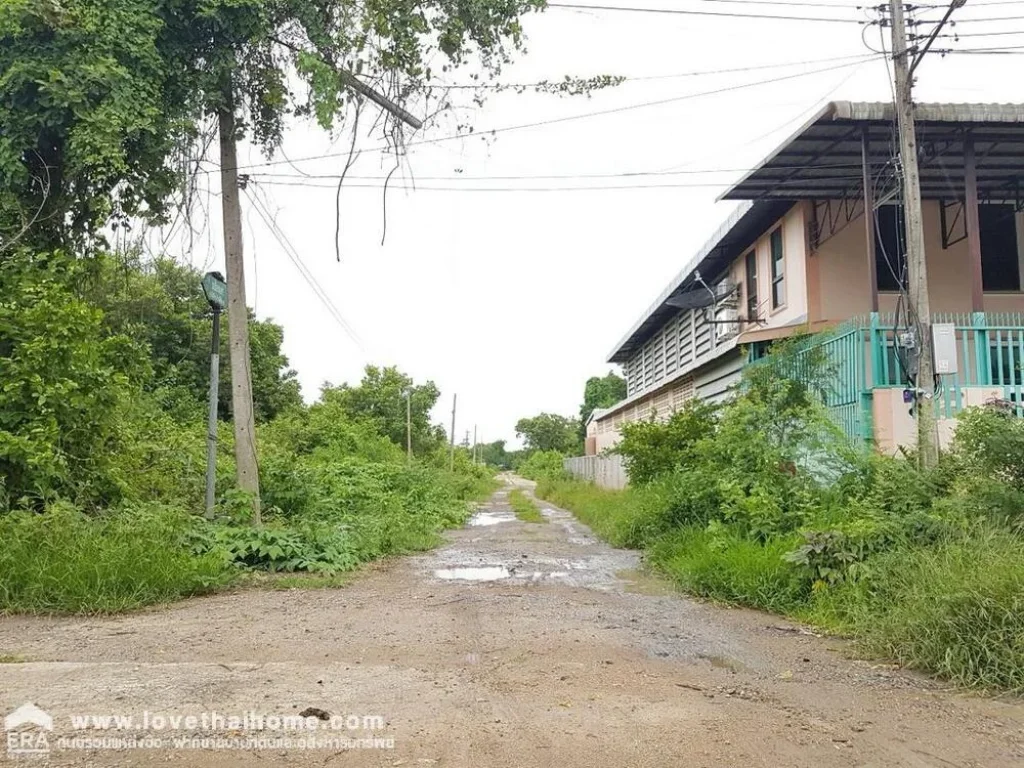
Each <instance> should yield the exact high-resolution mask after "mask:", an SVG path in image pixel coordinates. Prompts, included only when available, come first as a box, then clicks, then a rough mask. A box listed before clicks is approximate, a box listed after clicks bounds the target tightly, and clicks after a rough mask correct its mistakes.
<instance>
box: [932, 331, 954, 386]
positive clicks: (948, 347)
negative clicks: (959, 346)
mask: <svg viewBox="0 0 1024 768" xmlns="http://www.w3.org/2000/svg"><path fill="white" fill-rule="evenodd" d="M932 347H933V348H934V350H935V373H938V374H946V373H957V363H956V326H955V325H953V323H934V324H932Z"/></svg>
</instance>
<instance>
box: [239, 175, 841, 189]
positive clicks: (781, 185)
mask: <svg viewBox="0 0 1024 768" xmlns="http://www.w3.org/2000/svg"><path fill="white" fill-rule="evenodd" d="M860 179H861V175H860V174H858V175H856V176H830V177H829V179H828V180H829V181H838V182H853V181H859V180H860ZM790 181H791V182H792V183H793V184H797V183H799V184H803V183H805V181H804V180H803V179H792V180H790ZM259 183H260V184H265V185H268V186H277V187H304V188H307V189H337V185H336V184H314V183H310V182H302V181H273V180H270V181H268V180H266V179H260V180H259ZM730 184H731V182H728V181H727V182H695V183H691V184H615V185H599V186H572V187H569V186H549V187H431V186H419V185H404V184H403V185H396V184H392V185H390V186H389V187H388V189H402V190H406V191H409V192H608V191H612V190H620V189H621V190H634V189H702V188H714V189H720V188H722V187H728V186H729V185H730ZM786 184H787V182H784V181H780V182H777V183H776V187H777V188H785V186H786ZM345 189H384V185H383V184H346V185H345Z"/></svg>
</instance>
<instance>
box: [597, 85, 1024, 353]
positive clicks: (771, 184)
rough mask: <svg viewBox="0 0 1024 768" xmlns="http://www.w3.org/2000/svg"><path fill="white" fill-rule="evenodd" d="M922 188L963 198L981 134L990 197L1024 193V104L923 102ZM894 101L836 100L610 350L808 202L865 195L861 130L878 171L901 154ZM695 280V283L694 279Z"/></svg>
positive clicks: (732, 192) (744, 188) (736, 195)
mask: <svg viewBox="0 0 1024 768" xmlns="http://www.w3.org/2000/svg"><path fill="white" fill-rule="evenodd" d="M915 117H916V124H917V139H918V146H919V150H920V155H921V158H920V170H921V193H922V196H923V197H924V198H925V199H937V200H956V199H960V198H963V197H964V139H965V137H966V136H968V135H970V136H971V137H972V138H973V140H974V145H975V155H976V158H977V173H978V192H979V196H980V197H981V199H983V200H990V201H1006V200H1013V201H1018V200H1019V199H1020V198H1021V197H1022V196H1024V104H917V105H915ZM895 119H896V116H895V112H894V110H893V105H892V104H890V103H885V102H852V101H833V102H831V103H829V104H827V105H826V106H825V107H824V108H823V109H822V110H821V111H820V112H818V114H817V115H815V116H814V117H813V118H811V119H810V120H809V121H808V122H807V123H806V124H805V125H804V126H803V127H802V128H800V129H799V130H798V131H797V132H796V133H794V134H793V135H792V136H791V137H790V138H789V139H787V140H786V141H785V142H783V143H782V145H781V146H779V147H778V148H777V149H776V150H775V151H774V152H772V153H771V154H770V155H769V156H768V157H767V158H765V160H764V161H762V162H761V163H760V164H759V165H758V166H757V168H755V169H754V170H753V171H751V172H750V173H748V174H747V175H746V176H744V177H743V178H742V179H741V180H740V181H739V182H737V183H736V184H735V185H733V186H732V187H731V188H730V189H729V190H728V191H727V192H725V194H723V195H722V196H721V197H720V198H719V199H720V200H743V201H746V202H744V203H743V204H741V205H740V206H739V207H738V208H737V209H736V210H735V211H734V212H733V213H732V215H730V216H729V218H728V219H727V220H726V221H725V223H724V224H723V225H722V226H721V227H720V228H719V229H718V231H717V232H716V233H715V234H714V235H713V236H712V238H711V239H710V240H709V241H708V242H707V243H705V244H704V246H703V247H702V248H701V249H700V250H699V251H698V252H697V253H696V254H695V255H694V257H693V258H692V259H690V261H689V262H688V263H687V264H686V266H685V267H683V269H682V270H681V271H680V272H679V274H677V275H676V276H675V278H673V279H672V281H671V282H670V283H669V284H668V287H666V288H665V290H664V291H662V293H661V295H660V296H658V298H657V299H655V301H654V303H653V304H651V306H650V307H648V309H647V311H646V312H644V314H643V315H642V316H641V317H640V319H639V320H637V322H636V323H634V325H633V327H632V328H631V329H630V330H629V332H628V333H627V334H626V335H625V336H623V338H622V339H621V340H620V341H619V343H618V344H617V345H616V346H615V349H614V350H612V352H611V354H610V355H609V358H608V361H609V362H612V363H624V362H627V361H628V360H629V358H630V357H631V356H632V354H633V353H634V352H635V351H636V350H637V349H638V348H639V347H641V346H642V345H643V344H644V342H646V341H647V339H649V338H650V337H651V336H652V335H653V334H654V333H655V332H656V331H657V329H658V328H660V327H661V326H662V325H663V324H664V323H665V321H667V320H668V319H669V318H670V317H671V316H672V315H674V314H675V313H676V312H678V311H679V310H678V309H677V308H675V307H672V306H670V305H668V304H666V303H665V302H666V300H667V299H669V298H670V297H672V296H675V295H678V294H680V293H682V292H683V291H684V290H685V289H687V288H688V287H689V285H692V282H693V281H692V280H690V278H691V277H692V276H693V272H694V270H696V269H700V270H701V271H702V272H704V274H705V277H706V278H707V279H708V281H709V282H711V281H712V279H715V280H717V278H718V275H719V274H720V273H721V271H722V270H723V269H724V268H725V267H726V266H728V264H729V263H730V262H731V261H732V260H733V259H735V258H736V257H737V256H739V255H741V254H742V252H743V251H744V250H745V249H746V248H747V247H748V246H749V245H750V244H751V243H752V242H754V240H756V239H757V237H759V236H760V235H762V234H763V233H764V231H765V230H766V229H767V228H768V227H769V226H771V224H773V223H774V222H775V221H777V220H778V219H779V218H781V217H782V215H783V214H784V213H785V212H786V211H787V210H789V208H790V207H791V206H792V205H793V204H794V203H795V202H797V201H799V200H829V199H842V198H846V197H851V196H855V197H860V195H861V194H862V190H861V184H862V178H863V169H862V154H861V151H862V146H861V140H862V135H863V133H864V132H865V131H866V132H867V135H868V150H869V152H868V163H869V165H870V167H871V168H872V169H873V171H874V172H877V171H879V170H881V169H882V168H884V167H885V166H886V165H887V164H889V163H890V162H891V161H892V159H893V157H894V155H895V153H896V152H897V142H896V139H895V134H894V121H895ZM687 281H689V284H688V282H687Z"/></svg>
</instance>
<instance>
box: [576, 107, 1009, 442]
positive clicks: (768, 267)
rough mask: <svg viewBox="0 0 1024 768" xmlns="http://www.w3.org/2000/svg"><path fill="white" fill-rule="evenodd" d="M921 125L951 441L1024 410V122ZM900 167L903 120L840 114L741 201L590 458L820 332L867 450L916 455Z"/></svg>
mask: <svg viewBox="0 0 1024 768" xmlns="http://www.w3.org/2000/svg"><path fill="white" fill-rule="evenodd" d="M916 109H917V125H918V128H917V136H918V153H919V162H920V173H921V193H922V198H923V201H924V202H923V219H924V229H925V248H926V263H927V272H928V283H927V284H928V293H929V296H930V303H931V311H932V315H933V321H934V322H939V323H947V324H948V325H946V326H944V329H945V330H946V332H947V333H948V334H951V335H952V336H951V339H952V340H951V342H950V344H954V343H955V349H956V352H955V354H953V355H951V356H950V355H948V354H947V356H946V358H944V359H942V360H937V371H938V372H939V373H940V374H941V375H940V376H938V377H937V382H936V385H937V386H936V388H935V396H934V398H933V402H934V403H935V406H936V408H937V409H938V416H939V419H940V437H941V438H942V439H944V440H945V439H948V436H949V434H951V429H952V420H953V419H954V418H955V415H956V412H957V411H959V409H960V408H962V407H964V406H966V405H970V404H976V403H982V402H986V401H988V400H990V399H992V398H999V399H1002V400H1009V401H1013V402H1014V403H1024V397H1022V390H1024V381H1022V379H1024V369H1022V362H1024V317H1022V315H1021V313H1024V294H1022V292H1021V287H1022V285H1021V280H1022V272H1024V213H1022V210H1024V105H1016V104H1006V105H1003V104H921V105H918V106H917V108H916ZM898 156H899V151H898V142H897V141H896V134H895V128H894V113H893V109H892V105H890V104H883V103H878V104H875V103H851V102H834V103H831V104H829V105H828V106H826V107H825V108H824V109H823V110H822V111H821V112H820V113H818V114H817V115H816V116H815V117H814V118H813V119H812V120H811V121H810V122H808V123H807V124H806V125H805V126H804V127H803V128H801V129H800V130H799V131H797V132H796V133H795V134H794V135H793V136H792V137H791V138H789V139H788V140H787V141H785V142H784V143H783V144H782V145H781V146H780V147H778V148H777V149H776V150H775V151H774V152H773V153H772V154H771V155H770V156H769V157H768V158H767V159H765V160H764V161H763V162H762V163H761V164H760V165H758V167H757V168H755V169H754V170H752V171H751V172H750V173H748V174H747V175H746V176H745V177H744V178H743V179H741V180H740V181H739V182H738V183H736V184H735V185H734V186H733V187H731V188H730V189H729V190H728V191H727V192H725V194H723V195H722V198H721V199H725V200H739V201H743V202H742V203H741V205H740V206H739V207H738V208H737V209H736V210H735V211H734V212H733V214H732V215H731V216H730V217H729V218H728V220H726V221H725V223H724V224H723V225H722V226H721V227H720V228H719V230H718V231H717V232H716V233H715V234H714V235H713V236H712V237H711V239H710V240H708V242H707V243H705V245H704V246H703V247H702V248H701V249H700V250H699V251H698V252H697V253H696V254H695V255H694V256H693V257H692V258H691V259H690V260H689V262H688V263H687V264H686V266H685V267H684V268H683V269H682V270H681V271H680V272H679V274H678V275H677V276H676V277H675V278H674V279H673V280H672V281H671V282H670V283H669V285H668V286H666V287H665V289H664V290H663V291H662V292H661V294H660V295H659V296H658V298H657V299H656V300H655V301H654V303H652V304H651V306H650V307H649V308H648V309H647V311H645V312H644V313H643V314H642V315H641V316H640V318H639V319H638V320H637V321H636V323H634V325H633V327H632V328H630V329H629V331H628V332H627V333H626V334H625V335H624V336H623V337H622V339H621V340H620V341H619V343H618V344H617V345H616V346H615V348H614V349H613V350H612V352H611V354H610V356H609V358H608V359H609V362H612V363H618V364H620V365H621V366H622V368H623V370H624V372H625V377H626V381H627V397H626V398H625V399H624V400H622V401H621V402H619V403H617V404H616V405H615V406H612V407H611V408H608V409H606V410H604V411H601V412H600V413H599V414H597V415H595V417H594V418H593V419H592V420H591V422H590V424H589V425H588V430H589V436H590V437H591V439H590V440H588V449H589V450H591V451H593V452H595V453H601V452H602V451H604V450H607V449H608V448H611V447H613V446H614V445H615V444H616V443H617V442H618V440H619V430H620V428H621V425H622V424H623V423H625V422H629V421H633V420H637V419H646V418H651V417H654V418H665V417H667V416H668V414H670V413H671V412H672V410H673V409H675V408H678V407H679V406H680V405H682V404H683V403H684V402H686V400H688V399H689V398H693V397H699V398H702V399H704V400H711V401H714V400H720V399H722V398H725V397H727V396H729V393H730V390H731V389H732V388H733V387H734V386H735V385H736V384H737V383H738V381H739V378H740V373H741V370H742V368H743V367H744V365H747V364H748V363H749V362H751V361H752V360H753V359H756V358H757V357H758V356H759V355H760V353H761V351H762V350H763V348H764V347H765V345H766V344H767V343H770V342H771V340H773V339H777V338H779V337H782V336H786V335H789V334H792V333H795V332H798V331H805V330H807V329H810V330H812V331H818V330H824V329H831V330H830V331H829V333H828V334H827V335H823V337H822V343H823V344H826V345H827V350H828V353H829V359H830V360H831V361H832V362H833V363H834V364H835V365H834V370H835V376H836V386H835V387H834V392H833V394H831V395H830V396H829V402H828V405H829V406H830V408H831V410H832V411H833V413H834V415H835V416H836V418H837V420H839V422H840V423H841V424H842V425H843V427H844V428H845V429H846V430H847V432H848V433H849V434H850V435H851V437H856V438H858V439H860V438H863V439H865V440H867V441H871V442H873V443H874V444H876V445H877V446H878V447H879V449H881V450H886V451H889V450H892V449H894V448H895V447H896V446H898V445H908V444H910V443H912V442H913V439H914V438H913V434H914V431H913V420H912V417H911V415H910V413H909V407H908V406H907V405H906V403H905V402H904V389H905V388H906V387H908V386H909V383H908V382H909V378H908V373H907V371H906V370H905V368H906V364H905V362H906V359H907V358H906V356H905V355H904V354H903V350H901V345H904V344H906V343H907V342H906V336H905V335H904V334H903V333H901V330H904V329H906V327H908V325H909V320H908V318H907V302H906V292H907V279H906V264H905V235H904V226H903V212H902V206H901V205H900V200H901V192H900V189H901V170H900V167H899V161H898ZM865 211H867V212H868V215H865ZM949 348H950V347H949V346H947V347H946V350H947V353H948V349H949Z"/></svg>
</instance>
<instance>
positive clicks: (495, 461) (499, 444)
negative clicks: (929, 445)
mask: <svg viewBox="0 0 1024 768" xmlns="http://www.w3.org/2000/svg"><path fill="white" fill-rule="evenodd" d="M477 457H478V458H479V460H480V462H481V463H483V464H486V465H487V466H489V467H497V468H498V469H511V468H512V458H511V456H509V452H508V451H507V450H505V441H504V440H495V441H494V442H493V443H480V444H479V445H477Z"/></svg>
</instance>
